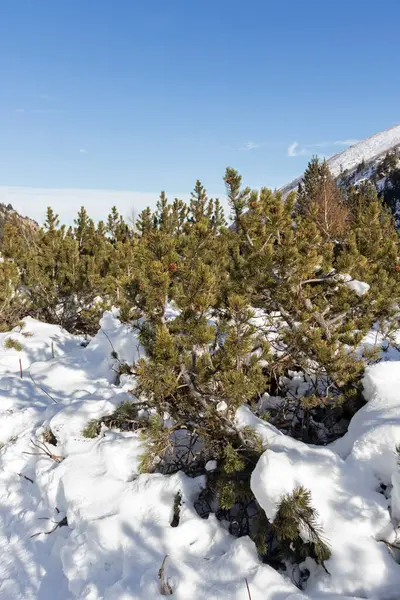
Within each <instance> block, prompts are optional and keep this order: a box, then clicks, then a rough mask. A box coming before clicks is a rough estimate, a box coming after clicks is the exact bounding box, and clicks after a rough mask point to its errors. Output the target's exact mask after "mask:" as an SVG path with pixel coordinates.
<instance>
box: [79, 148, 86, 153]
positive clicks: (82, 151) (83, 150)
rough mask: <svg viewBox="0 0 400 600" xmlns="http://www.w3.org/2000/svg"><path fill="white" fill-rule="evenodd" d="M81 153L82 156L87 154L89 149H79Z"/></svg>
mask: <svg viewBox="0 0 400 600" xmlns="http://www.w3.org/2000/svg"><path fill="white" fill-rule="evenodd" d="M79 153H80V154H87V149H86V148H79Z"/></svg>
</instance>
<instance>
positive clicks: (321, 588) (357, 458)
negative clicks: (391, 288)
mask: <svg viewBox="0 0 400 600" xmlns="http://www.w3.org/2000/svg"><path fill="white" fill-rule="evenodd" d="M363 383H364V390H365V391H364V395H365V398H366V400H368V402H367V404H366V405H365V406H364V407H363V408H362V409H361V410H359V411H358V412H357V413H356V415H355V416H354V417H353V419H352V421H351V423H350V427H349V431H348V433H347V434H346V435H345V436H344V437H343V438H342V439H340V440H338V441H336V442H335V443H334V444H331V445H330V447H326V448H321V447H312V446H309V445H307V444H304V443H302V442H299V441H295V440H292V439H289V438H287V437H286V436H284V435H282V434H281V433H280V432H279V431H277V430H276V429H275V428H273V427H272V426H271V425H270V424H268V423H264V422H262V421H259V420H258V419H257V417H255V416H254V415H252V414H251V413H250V411H249V410H248V409H247V408H241V409H240V410H239V411H238V415H237V418H238V423H239V424H241V425H242V426H245V425H251V426H253V427H254V428H255V429H256V431H257V433H258V434H259V435H260V436H261V437H262V439H263V442H264V447H266V448H267V450H266V451H265V452H264V454H263V455H262V457H261V458H260V460H259V462H258V464H257V467H256V469H255V470H254V472H253V474H252V482H251V485H252V489H253V492H254V494H255V495H256V497H257V499H258V502H259V503H260V504H261V506H262V507H263V508H264V510H265V511H266V514H267V516H268V517H269V518H270V519H271V520H273V519H274V518H275V516H276V513H277V509H278V505H279V502H280V500H281V498H282V496H283V495H285V494H288V493H291V492H292V491H293V490H294V489H295V488H296V487H299V486H304V487H306V488H307V489H309V490H310V491H311V495H312V501H313V505H314V507H315V508H316V509H317V511H318V513H319V522H320V524H321V526H322V529H323V532H324V535H325V536H326V538H327V539H328V540H329V542H330V545H331V549H332V557H331V558H330V559H329V560H328V561H326V568H327V570H328V571H329V573H330V576H328V575H327V574H326V573H325V572H324V571H323V570H322V569H321V567H315V564H312V561H311V563H310V559H309V560H308V563H307V567H308V568H309V569H310V571H311V576H310V579H309V581H308V584H307V593H309V594H311V597H314V594H316V593H325V592H330V593H331V592H332V593H336V594H340V595H346V594H347V595H359V596H361V597H366V598H370V597H376V598H397V597H398V595H397V596H396V593H397V594H398V592H396V589H398V586H399V585H400V566H399V565H398V564H397V563H396V562H395V561H394V560H393V558H392V556H391V554H390V552H389V550H388V547H387V546H386V545H385V544H384V543H383V541H382V540H387V541H388V542H390V543H392V544H393V543H396V542H397V536H396V530H397V528H398V525H399V520H400V466H399V464H398V462H399V459H398V456H397V455H396V452H395V449H396V446H397V445H399V444H400V396H399V393H398V390H399V389H400V363H399V362H383V363H379V364H377V365H374V366H372V367H370V368H368V369H367V372H366V375H365V377H364V381H363ZM381 483H382V484H384V485H385V486H388V487H387V494H386V496H387V497H386V496H385V495H383V494H382V493H380V492H381V488H380V484H381ZM396 586H397V587H396Z"/></svg>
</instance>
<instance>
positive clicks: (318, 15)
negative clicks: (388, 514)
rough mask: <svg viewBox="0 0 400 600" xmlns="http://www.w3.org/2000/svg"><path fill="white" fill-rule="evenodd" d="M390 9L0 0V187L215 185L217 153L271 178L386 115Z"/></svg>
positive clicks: (256, 181) (222, 163) (391, 100)
mask: <svg viewBox="0 0 400 600" xmlns="http://www.w3.org/2000/svg"><path fill="white" fill-rule="evenodd" d="M399 20H400V4H399V3H398V2H395V0H391V1H390V2H389V1H385V0H382V1H381V2H379V3H376V2H371V1H369V0H365V1H363V2H362V1H361V0H349V1H348V2H344V1H342V0H339V1H336V2H334V3H332V2H321V1H318V2H317V1H314V0H312V1H311V0H291V1H288V0H286V1H282V0H281V1H280V2H276V1H274V2H270V1H269V0H247V1H245V0H230V1H227V0H169V1H167V0H163V1H161V0H141V1H136V0H64V1H56V0H2V1H1V3H0V56H1V62H0V86H1V95H0V124H1V128H0V188H1V189H2V190H3V196H2V197H3V198H4V190H5V189H9V188H14V187H18V188H21V187H27V188H40V189H43V188H52V189H54V188H55V189H65V188H67V189H70V188H73V189H79V190H82V189H91V190H93V189H101V190H105V189H107V190H115V191H118V190H129V191H132V192H133V191H134V192H141V193H142V194H143V195H142V196H140V200H138V202H142V201H143V202H144V201H146V202H147V199H148V198H151V196H147V194H148V193H150V194H154V195H156V194H157V193H158V192H159V191H160V190H161V189H166V190H168V191H170V192H171V193H176V194H186V193H188V192H189V191H190V189H191V188H192V186H193V184H194V181H195V180H196V179H197V178H200V179H201V180H202V181H203V182H204V184H205V185H206V187H207V188H208V189H209V191H210V192H211V193H213V194H218V195H222V194H223V191H224V188H223V185H222V176H223V172H224V169H225V167H226V166H227V165H230V166H234V167H236V168H237V169H239V170H240V171H241V172H242V174H243V176H244V179H245V181H246V183H249V184H250V185H252V186H260V185H267V186H270V187H275V186H280V185H282V184H284V183H286V182H287V181H288V180H290V179H292V178H293V177H295V176H297V175H298V174H299V173H301V171H302V170H303V168H304V167H305V165H306V163H307V160H308V159H309V157H310V155H312V154H313V153H319V154H325V155H330V154H333V153H335V152H337V151H340V150H342V149H344V148H345V147H346V146H345V144H342V142H346V141H347V140H353V139H362V138H364V137H366V136H368V135H370V134H372V133H375V132H378V131H380V130H382V129H385V128H387V127H390V126H392V125H394V124H396V123H398V122H399V97H400V79H399V78H398V77H397V72H398V65H399V45H398V23H399ZM295 143H297V144H298V145H297V146H294V144H295ZM39 191H40V190H39ZM15 193H16V192H15V190H14V196H13V197H14V199H15V200H16V204H17V205H18V199H17V198H16V197H15ZM39 196H40V193H39V192H38V196H37V199H36V197H35V195H34V194H33V195H32V193H31V192H30V196H29V197H30V200H29V203H30V204H29V206H30V207H31V209H32V211H31V212H35V211H36V212H38V211H39V210H42V204H41V200H40V198H39ZM81 197H82V196H80V198H81ZM115 197H116V201H117V200H118V198H120V199H121V202H122V201H123V202H124V203H125V204H126V203H127V202H128V204H129V203H130V202H131V201H132V200H129V201H128V200H126V198H125V200H122V196H119V195H118V194H117V193H116V194H115ZM54 198H55V200H54V202H55V203H56V204H57V202H58V203H59V206H56V208H57V209H61V210H62V209H63V208H64V209H65V208H66V206H64V205H65V203H67V204H68V205H69V206H70V205H71V202H73V194H72V195H70V197H69V198H70V199H69V200H66V199H65V196H64V199H60V200H57V198H56V196H54ZM137 198H138V199H139V196H137ZM108 201H110V202H111V197H110V198H109V199H108V200H107V201H105V200H104V198H103V200H99V203H100V204H101V203H104V202H105V203H107V202H108ZM96 204H97V203H96V202H94V209H96V208H98V209H99V210H100V208H99V206H96ZM117 204H118V201H117ZM39 207H40V208H39ZM28 208H29V207H28ZM121 208H122V210H127V209H128V208H129V207H128V206H123V207H121ZM99 214H100V213H99Z"/></svg>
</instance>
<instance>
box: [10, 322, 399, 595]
mask: <svg viewBox="0 0 400 600" xmlns="http://www.w3.org/2000/svg"><path fill="white" fill-rule="evenodd" d="M171 318H173V315H172V316H171ZM25 323H26V324H25V326H24V327H23V329H22V331H30V332H32V334H33V335H32V336H23V335H22V333H21V331H19V330H16V331H13V332H10V333H9V334H1V336H2V337H1V338H0V339H1V340H2V341H3V342H4V340H5V339H6V338H7V336H12V337H16V338H17V341H21V344H23V346H24V347H23V350H21V351H20V352H18V351H17V350H15V349H13V348H7V347H6V346H4V343H3V344H2V347H3V349H2V350H1V352H0V442H1V444H0V550H1V551H2V561H1V565H0V598H1V600H150V599H151V600H156V599H157V598H160V600H161V598H163V596H162V595H161V593H160V581H159V578H158V571H159V569H160V566H161V564H162V562H163V560H164V558H165V556H167V559H166V563H165V575H166V577H167V579H168V581H169V584H170V586H171V588H172V590H173V595H172V597H173V598H176V600H189V599H190V600H203V599H205V598H207V599H208V600H217V599H218V600H221V599H222V600H248V598H249V595H248V591H247V586H246V580H247V582H248V585H249V589H250V592H251V598H252V600H307V599H310V598H312V599H313V600H338V599H339V598H341V599H342V600H345V599H346V598H347V599H348V600H350V598H353V600H354V599H355V598H356V597H358V598H360V597H362V598H370V599H372V598H374V600H378V599H379V600H395V599H397V598H398V589H399V584H400V566H399V565H398V564H397V563H396V562H395V561H394V560H393V557H392V556H391V554H390V552H389V550H388V548H387V546H386V545H385V544H384V543H383V542H382V541H379V540H382V539H386V540H389V541H392V542H394V539H395V537H394V536H395V533H394V526H393V523H392V522H391V515H390V512H389V508H390V501H391V511H392V518H399V515H400V477H399V475H398V473H399V472H400V469H399V468H398V466H397V460H396V456H395V453H394V447H395V445H396V443H400V439H399V437H398V435H397V434H398V421H399V419H400V416H397V415H400V411H399V403H400V398H397V397H396V395H397V390H398V389H399V384H400V368H399V365H400V363H391V364H389V363H387V364H380V365H376V366H375V367H372V368H371V369H369V370H368V371H367V374H366V376H365V380H364V385H365V394H366V398H367V400H368V403H367V405H366V406H365V407H364V408H363V409H362V410H361V411H360V412H359V413H358V414H357V415H356V416H355V417H354V419H353V421H352V423H351V426H350V428H349V432H348V434H347V435H346V436H345V437H344V438H343V439H342V440H340V441H338V442H337V443H336V444H335V445H332V446H330V447H313V446H309V445H307V444H303V443H300V442H298V441H296V440H294V439H291V438H288V437H286V436H285V435H283V434H282V433H281V432H280V431H279V430H277V429H276V428H275V427H273V426H272V425H270V424H268V423H266V422H264V421H261V420H260V419H258V418H257V417H256V416H255V415H254V414H253V413H251V412H250V410H249V409H248V408H246V407H242V408H241V409H239V411H238V412H237V423H238V424H239V425H241V426H243V427H244V426H246V425H250V426H251V427H253V428H254V429H255V430H256V431H257V433H258V434H259V435H260V436H261V437H262V440H263V443H264V445H265V448H266V450H265V452H264V453H263V455H262V456H261V458H260V461H259V463H258V465H257V467H256V469H255V471H254V473H253V477H252V487H253V490H254V493H255V494H256V496H257V498H258V500H259V502H260V504H261V506H263V508H264V509H265V511H266V512H267V515H268V516H269V518H271V519H273V518H274V516H275V514H276V510H277V505H278V503H279V500H280V498H281V496H282V495H283V494H286V493H290V492H291V491H292V490H293V488H294V487H296V486H299V485H304V486H305V487H307V488H309V489H310V491H311V494H312V499H313V503H314V505H315V507H316V508H317V509H318V511H319V520H320V522H321V525H322V527H323V530H324V533H325V535H326V537H327V538H328V540H329V542H330V544H331V546H332V558H331V559H330V560H329V561H327V563H326V567H327V569H328V571H329V572H330V573H331V575H328V574H327V573H326V571H325V570H324V569H323V568H322V567H321V566H318V565H316V564H315V563H313V561H311V560H307V561H306V563H305V565H304V566H305V567H307V568H308V569H309V571H310V578H309V580H308V583H307V589H306V591H304V592H302V591H299V590H298V589H297V588H296V586H295V585H294V583H293V581H292V580H291V578H290V572H288V574H287V575H285V574H282V573H279V572H277V571H275V570H274V569H272V568H271V567H269V566H268V565H265V564H262V563H261V562H260V560H259V558H258V556H257V552H256V548H255V546H254V544H253V542H252V541H251V540H250V539H249V538H248V537H244V538H240V539H235V538H233V537H232V536H231V535H230V534H229V533H228V531H227V529H226V528H225V527H224V525H223V524H222V523H221V522H219V521H218V520H217V519H216V517H215V515H213V514H211V515H210V516H209V517H208V519H201V518H200V517H199V516H198V514H197V513H196V511H195V509H194V501H195V499H196V498H197V496H198V494H199V493H200V491H201V490H202V489H203V487H204V485H205V479H204V477H197V478H189V477H186V476H185V475H184V474H183V473H177V474H175V475H172V476H164V475H160V474H151V475H148V474H147V475H146V474H140V472H139V471H140V470H139V465H140V459H141V456H142V453H143V442H142V440H141V438H140V436H139V435H138V434H137V433H136V432H120V431H114V430H109V429H107V428H105V427H103V429H102V431H101V433H100V435H99V436H98V437H96V438H95V439H86V438H85V437H83V435H82V430H83V429H84V427H85V426H86V424H87V423H88V422H89V421H90V420H91V419H101V417H102V416H104V415H108V414H110V413H112V412H113V410H114V409H115V407H116V406H118V405H119V404H120V403H121V402H122V401H126V400H132V401H134V396H133V395H132V394H131V393H129V390H130V389H132V387H134V381H132V378H129V377H125V378H121V380H120V381H119V383H118V379H117V371H118V368H119V365H120V363H125V362H126V363H128V364H132V362H134V361H135V360H136V359H137V358H138V357H139V356H142V354H143V350H142V349H141V348H140V345H139V343H138V339H137V336H136V334H135V331H134V330H132V329H131V328H129V327H127V326H125V325H123V324H121V322H120V321H119V319H118V313H117V312H115V311H111V312H107V313H105V314H104V317H103V319H102V320H101V329H100V331H99V332H98V334H97V335H96V336H95V337H94V338H93V339H92V340H91V341H90V343H89V344H88V346H87V347H85V348H84V347H81V345H80V344H81V339H80V338H79V337H76V336H71V335H69V334H68V333H66V332H64V331H63V330H61V329H60V328H58V327H56V326H53V325H46V324H43V323H39V322H37V321H34V320H33V319H26V320H25ZM53 355H54V358H53ZM20 357H22V359H23V361H24V372H23V378H22V379H21V377H20V371H19V365H18V362H19V358H20ZM22 359H21V360H22ZM379 428H380V429H379ZM49 430H50V431H51V432H52V434H53V435H54V436H55V439H54V438H53V441H54V442H55V443H56V445H54V446H53V445H51V444H50V443H48V444H47V448H48V450H49V452H50V453H52V454H54V455H55V456H56V457H59V458H58V460H57V461H54V460H52V459H51V458H49V457H48V456H46V455H45V454H43V453H42V452H40V451H39V450H38V449H37V447H35V446H33V445H32V440H33V441H35V442H36V441H37V440H41V439H42V436H43V434H45V433H46V432H48V431H49ZM375 432H376V434H375ZM216 466H217V465H216V463H215V461H210V462H209V463H208V465H207V469H208V470H209V471H212V470H214V469H215V468H216ZM380 482H385V483H387V485H388V488H387V490H388V493H387V496H388V498H386V497H385V496H384V495H382V494H381V493H378V490H379V484H380ZM178 492H180V495H181V499H182V500H181V507H180V515H179V525H178V526H177V527H172V526H171V523H172V520H173V517H174V500H175V498H176V494H177V493H178ZM396 515H398V516H396ZM57 524H58V526H57ZM54 528H56V529H54ZM53 529H54V531H53V532H52V533H49V532H50V531H51V530H53ZM46 533H49V534H48V535H46ZM396 594H397V595H396Z"/></svg>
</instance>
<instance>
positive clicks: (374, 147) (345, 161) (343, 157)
mask: <svg viewBox="0 0 400 600" xmlns="http://www.w3.org/2000/svg"><path fill="white" fill-rule="evenodd" d="M398 145H400V125H395V126H394V127H391V128H390V129H386V130H385V131H381V132H379V133H376V134H374V135H371V136H370V137H368V138H366V139H365V140H362V141H361V142H359V143H358V144H354V145H353V146H350V147H349V148H346V150H344V151H343V152H339V153H338V154H335V155H334V156H332V157H331V158H329V159H328V161H327V162H328V166H329V168H330V171H331V173H332V175H333V176H334V177H337V176H338V175H340V173H341V172H342V171H347V170H352V169H354V168H355V167H357V166H358V165H359V164H360V163H361V162H362V161H363V160H364V161H365V162H366V163H367V162H368V161H371V160H373V159H376V158H378V157H380V156H383V155H385V154H386V153H387V152H388V151H389V150H391V149H392V148H395V147H396V146H398ZM301 179H302V177H299V178H297V179H295V180H294V181H292V182H291V183H289V184H287V185H285V186H284V187H283V188H281V189H280V191H281V192H282V194H283V195H284V196H287V195H288V194H289V193H290V192H291V191H293V190H296V189H297V186H298V184H299V183H300V182H301Z"/></svg>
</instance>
